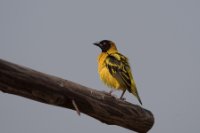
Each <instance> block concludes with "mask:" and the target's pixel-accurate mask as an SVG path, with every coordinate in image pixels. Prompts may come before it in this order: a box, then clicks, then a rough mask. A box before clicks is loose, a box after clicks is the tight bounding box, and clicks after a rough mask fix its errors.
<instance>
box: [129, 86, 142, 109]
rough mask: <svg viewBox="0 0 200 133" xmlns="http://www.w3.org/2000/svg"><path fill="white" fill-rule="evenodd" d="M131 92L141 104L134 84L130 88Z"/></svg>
mask: <svg viewBox="0 0 200 133" xmlns="http://www.w3.org/2000/svg"><path fill="white" fill-rule="evenodd" d="M131 93H132V94H133V95H134V96H136V98H137V99H138V101H139V103H140V104H141V105H142V101H141V99H140V96H139V93H138V91H137V88H136V86H133V87H132V88H131Z"/></svg>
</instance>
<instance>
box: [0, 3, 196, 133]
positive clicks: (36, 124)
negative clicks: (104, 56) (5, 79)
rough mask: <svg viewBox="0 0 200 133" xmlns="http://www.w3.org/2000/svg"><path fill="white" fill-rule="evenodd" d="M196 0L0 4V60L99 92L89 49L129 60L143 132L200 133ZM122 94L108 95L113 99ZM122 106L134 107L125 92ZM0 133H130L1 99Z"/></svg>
mask: <svg viewBox="0 0 200 133" xmlns="http://www.w3.org/2000/svg"><path fill="white" fill-rule="evenodd" d="M199 7H200V1H199V0H165V1H164V0H101V1H100V0H99V1H97V0H96V1H95V0H82V1H81V0H79V1H78V0H68V1H67V0H0V58H1V59H5V60H8V61H10V62H14V63H17V64H20V65H23V66H27V67H30V68H32V69H35V70H38V71H41V72H44V73H48V74H53V75H55V76H58V77H62V78H64V79H68V80H71V81H74V82H77V83H80V84H83V85H85V86H88V87H91V88H95V89H98V90H103V91H109V89H108V88H107V87H106V86H104V85H103V84H102V83H101V81H100V80H99V77H98V73H97V61H96V58H97V56H98V54H99V53H100V49H98V48H97V47H95V46H93V45H92V43H93V42H96V41H100V40H103V39H110V40H113V41H114V42H116V44H117V46H118V49H119V51H120V52H121V53H123V54H124V55H126V56H127V57H129V60H130V64H131V67H132V69H133V73H134V77H135V80H136V84H137V86H138V91H139V93H140V96H141V99H142V102H143V107H144V108H146V109H148V110H150V111H152V113H153V114H154V116H155V125H154V126H153V128H152V129H151V131H150V133H161V132H162V133H188V132H191V133H197V132H199V131H200V126H199V124H200V115H199V113H200V103H199V101H200V98H199V94H200V70H199V69H200V8H199ZM120 94H121V92H115V95H118V96H119V95H120ZM125 97H126V99H127V101H129V102H131V103H134V104H139V103H138V101H137V100H136V98H135V97H133V95H131V94H130V93H126V95H125ZM0 132H1V133H56V132H57V133H67V132H68V133H92V132H95V133H102V132H104V133H132V131H130V130H127V129H124V128H121V127H118V126H109V125H106V124H103V123H101V122H99V121H97V120H95V119H93V118H91V117H88V116H86V115H84V114H82V115H81V116H80V117H79V116H78V115H77V114H76V112H74V111H71V110H68V109H65V108H60V107H55V106H51V105H46V104H42V103H39V102H36V101H32V100H29V99H25V98H22V97H18V96H15V95H10V94H5V93H2V92H0Z"/></svg>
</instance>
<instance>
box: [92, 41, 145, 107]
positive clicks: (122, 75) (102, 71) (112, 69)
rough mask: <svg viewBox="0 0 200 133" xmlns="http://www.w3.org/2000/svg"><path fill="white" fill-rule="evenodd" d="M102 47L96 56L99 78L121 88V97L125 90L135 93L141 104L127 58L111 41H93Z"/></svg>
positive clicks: (107, 83) (116, 87) (108, 84)
mask: <svg viewBox="0 0 200 133" xmlns="http://www.w3.org/2000/svg"><path fill="white" fill-rule="evenodd" d="M95 45H97V46H99V47H100V48H101V49H102V52H101V54H100V55H99V56H98V73H99V76H100V79H101V80H102V81H103V82H104V83H105V84H106V85H107V86H109V87H111V88H114V89H117V90H118V89H121V90H123V93H122V95H121V97H120V98H122V97H123V95H124V93H125V91H126V90H128V91H129V92H130V93H132V94H133V95H135V96H136V97H137V99H138V100H139V102H140V104H142V102H141V100H140V97H139V94H138V92H137V88H136V84H135V82H134V80H133V76H132V73H131V68H130V66H129V63H128V59H127V58H126V57H125V56H124V55H122V54H120V53H119V52H118V50H117V48H116V46H115V44H114V43H113V42H112V41H108V40H103V41H101V42H99V43H95Z"/></svg>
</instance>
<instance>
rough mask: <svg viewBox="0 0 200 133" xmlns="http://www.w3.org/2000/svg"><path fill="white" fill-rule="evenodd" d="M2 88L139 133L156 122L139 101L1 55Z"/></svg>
mask: <svg viewBox="0 0 200 133" xmlns="http://www.w3.org/2000/svg"><path fill="white" fill-rule="evenodd" d="M0 90H1V91H2V92H5V93H10V94H15V95H18V96H23V97H26V98H29V99H32V100H35V101H39V102H42V103H47V104H51V105H56V106H61V107H65V108H68V109H72V110H76V111H77V112H78V111H80V113H84V114H87V115H89V116H91V117H93V118H95V119H97V120H99V121H101V122H103V123H106V124H108V125H118V126H121V127H124V128H127V129H130V130H133V131H136V132H139V133H146V132H147V131H149V130H150V129H151V127H152V126H153V124H154V117H153V114H152V113H151V112H150V111H148V110H146V109H143V108H142V107H140V106H138V105H134V104H131V103H128V102H126V101H122V100H119V99H117V98H115V97H113V96H110V95H109V94H108V93H106V92H101V91H97V90H94V89H91V88H88V87H85V86H82V85H79V84H77V83H73V82H71V81H68V80H64V79H61V78H58V77H55V76H51V75H48V74H44V73H41V72H37V71H35V70H32V69H29V68H26V67H22V66H19V65H16V64H13V63H10V62H7V61H4V60H1V59H0ZM73 103H74V104H76V106H77V107H76V108H75V107H74V105H73ZM77 108H78V109H77ZM69 122H70V121H69Z"/></svg>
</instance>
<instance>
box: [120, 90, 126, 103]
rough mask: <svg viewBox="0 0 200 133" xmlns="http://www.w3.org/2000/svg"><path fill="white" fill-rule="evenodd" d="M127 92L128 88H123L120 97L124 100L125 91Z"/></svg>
mask: <svg viewBox="0 0 200 133" xmlns="http://www.w3.org/2000/svg"><path fill="white" fill-rule="evenodd" d="M125 92H126V89H124V90H123V92H122V94H121V96H120V99H121V100H124V98H123V96H124V93H125Z"/></svg>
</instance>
